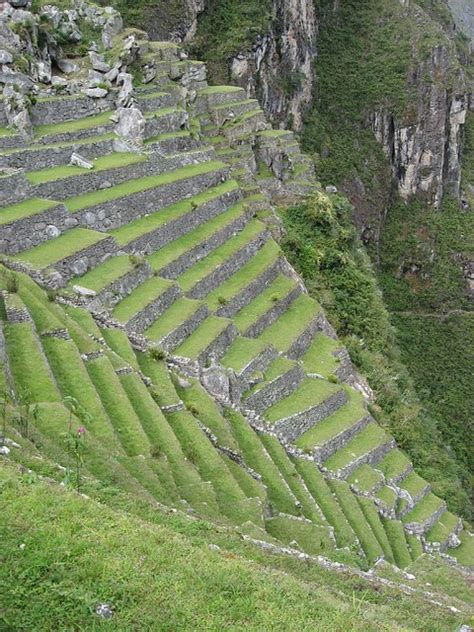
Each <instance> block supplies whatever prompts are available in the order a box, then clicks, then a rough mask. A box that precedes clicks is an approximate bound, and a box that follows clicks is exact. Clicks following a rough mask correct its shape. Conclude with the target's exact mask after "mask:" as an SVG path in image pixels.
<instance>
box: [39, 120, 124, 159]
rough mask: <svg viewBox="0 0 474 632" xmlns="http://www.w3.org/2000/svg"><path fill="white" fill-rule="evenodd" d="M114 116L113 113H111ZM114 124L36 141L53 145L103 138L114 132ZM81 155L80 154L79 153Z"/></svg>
mask: <svg viewBox="0 0 474 632" xmlns="http://www.w3.org/2000/svg"><path fill="white" fill-rule="evenodd" d="M110 114H111V115H112V112H111V113H110ZM113 129H114V123H112V121H110V122H107V123H103V124H102V125H97V126H96V127H91V128H88V129H79V130H74V131H72V132H60V133H57V134H55V133H54V132H53V133H50V134H48V135H47V136H41V137H39V138H37V139H36V142H37V143H38V144H43V145H51V144H53V143H72V142H75V141H79V140H85V139H88V138H90V139H91V140H92V139H93V137H95V136H101V135H102V134H109V133H111V132H113ZM79 153H80V152H79Z"/></svg>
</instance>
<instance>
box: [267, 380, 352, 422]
mask: <svg viewBox="0 0 474 632" xmlns="http://www.w3.org/2000/svg"><path fill="white" fill-rule="evenodd" d="M340 388H341V387H339V386H336V385H335V384H331V383H330V382H326V380H319V379H313V378H307V379H306V380H304V381H303V382H302V383H301V384H300V385H299V386H298V388H297V389H296V391H294V392H293V393H291V395H288V397H285V398H284V399H282V400H280V401H279V402H277V403H276V404H274V405H273V406H271V407H270V408H267V410H266V411H265V419H266V420H267V421H268V422H269V423H271V424H274V423H276V422H277V421H279V420H280V419H284V418H286V417H290V416H291V415H295V414H296V413H299V412H302V411H304V410H309V409H310V408H313V407H314V406H318V405H319V404H321V403H322V402H324V401H325V400H326V399H328V398H329V397H331V395H334V394H335V393H337V392H338V391H339V390H340Z"/></svg>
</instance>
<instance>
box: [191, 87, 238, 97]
mask: <svg viewBox="0 0 474 632" xmlns="http://www.w3.org/2000/svg"><path fill="white" fill-rule="evenodd" d="M233 92H240V93H242V94H243V92H242V88H239V87H237V86H207V87H206V88H201V89H200V90H199V94H200V95H201V94H203V95H205V96H209V95H212V94H231V93H233Z"/></svg>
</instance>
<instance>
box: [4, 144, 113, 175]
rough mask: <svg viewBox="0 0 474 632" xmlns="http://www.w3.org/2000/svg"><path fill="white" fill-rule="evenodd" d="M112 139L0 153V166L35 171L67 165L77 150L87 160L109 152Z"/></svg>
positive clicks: (111, 149) (111, 146) (111, 148)
mask: <svg viewBox="0 0 474 632" xmlns="http://www.w3.org/2000/svg"><path fill="white" fill-rule="evenodd" d="M113 144H114V139H113V138H111V139H109V140H102V141H98V142H90V143H74V144H70V145H66V146H63V147H41V146H39V147H28V148H25V149H23V150H21V151H15V152H13V153H11V154H7V155H4V156H2V155H0V167H14V168H22V169H25V171H36V170H38V169H48V168H51V167H58V166H60V165H67V164H68V163H69V161H70V159H71V155H72V154H73V152H75V151H77V152H78V153H79V154H81V156H84V158H87V159H88V160H93V159H94V158H98V157H99V156H104V155H105V154H110V153H111V152H112V151H113Z"/></svg>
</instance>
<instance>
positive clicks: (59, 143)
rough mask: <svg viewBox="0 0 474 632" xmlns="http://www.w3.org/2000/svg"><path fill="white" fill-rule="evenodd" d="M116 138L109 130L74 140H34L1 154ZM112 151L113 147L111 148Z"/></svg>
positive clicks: (94, 142) (38, 150)
mask: <svg viewBox="0 0 474 632" xmlns="http://www.w3.org/2000/svg"><path fill="white" fill-rule="evenodd" d="M115 138H116V136H115V134H114V133H113V132H107V133H105V134H98V135H97V134H94V135H93V136H88V137H87V138H75V139H73V140H66V141H65V140H63V141H56V142H51V143H44V142H41V143H39V142H33V143H31V144H30V145H27V146H25V147H13V148H9V149H4V150H2V151H0V156H14V155H15V154H22V153H30V152H44V151H46V150H48V149H68V148H71V147H75V146H76V145H80V146H82V147H86V146H87V145H91V144H96V143H101V142H103V141H108V140H114V139H115ZM110 151H112V149H111V150H110Z"/></svg>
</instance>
